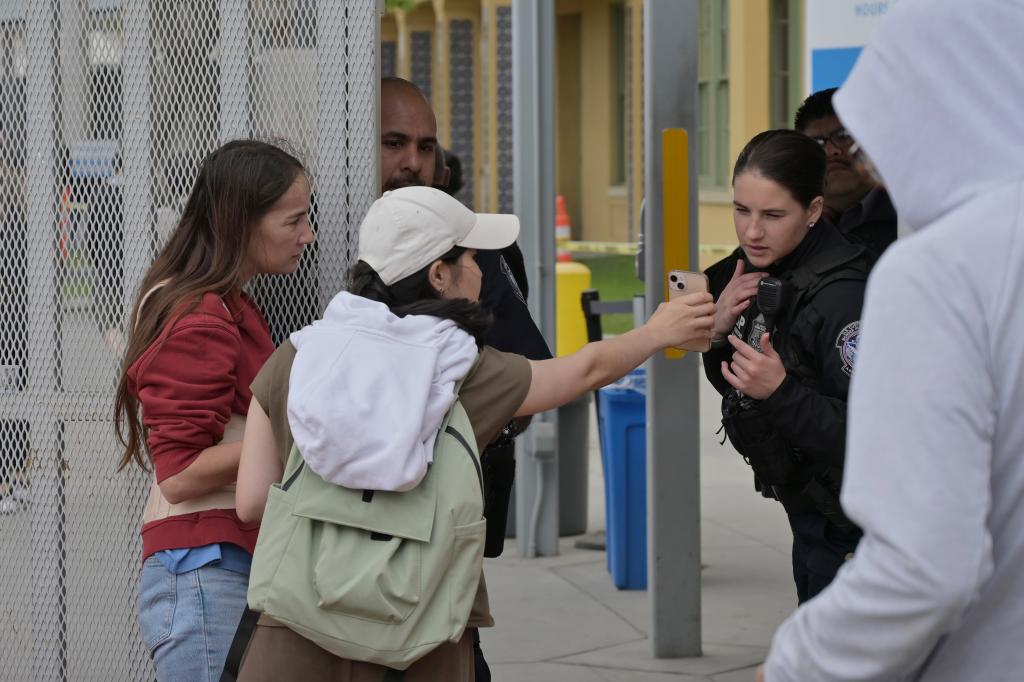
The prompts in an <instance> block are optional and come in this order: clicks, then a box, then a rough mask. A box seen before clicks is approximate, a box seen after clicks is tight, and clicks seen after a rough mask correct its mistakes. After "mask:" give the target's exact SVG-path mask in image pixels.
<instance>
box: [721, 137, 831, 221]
mask: <svg viewBox="0 0 1024 682" xmlns="http://www.w3.org/2000/svg"><path fill="white" fill-rule="evenodd" d="M745 171H754V172H757V173H758V174H759V175H762V176H764V177H766V178H768V179H769V180H772V181H774V182H777V183H779V184H780V185H782V186H783V187H785V188H786V189H787V190H789V193H790V194H792V195H793V198H794V199H796V200H797V201H799V202H800V204H801V205H802V206H803V207H804V208H807V207H808V206H810V205H811V202H812V201H814V199H815V198H817V197H820V196H823V195H824V194H825V151H824V150H823V149H822V148H821V145H819V144H818V143H817V142H815V141H814V140H812V139H811V138H809V137H807V136H806V135H804V134H803V133H798V132H797V131H795V130H766V131H765V132H763V133H758V134H757V135H755V136H754V137H753V139H751V140H750V142H748V143H747V146H746V147H744V148H743V151H741V152H740V155H739V156H738V157H737V158H736V166H735V167H734V168H733V171H732V182H733V184H735V183H736V176H738V175H739V174H740V173H743V172H745Z"/></svg>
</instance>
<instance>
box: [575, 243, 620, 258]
mask: <svg viewBox="0 0 1024 682" xmlns="http://www.w3.org/2000/svg"><path fill="white" fill-rule="evenodd" d="M565 248H566V250H568V251H571V252H572V253H613V254H618V255H620V256H633V255H635V254H636V243H635V242H566V245H565Z"/></svg>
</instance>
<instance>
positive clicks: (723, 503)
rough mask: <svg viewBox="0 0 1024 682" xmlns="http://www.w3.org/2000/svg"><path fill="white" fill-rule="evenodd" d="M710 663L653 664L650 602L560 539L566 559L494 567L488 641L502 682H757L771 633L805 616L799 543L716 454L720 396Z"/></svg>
mask: <svg viewBox="0 0 1024 682" xmlns="http://www.w3.org/2000/svg"><path fill="white" fill-rule="evenodd" d="M701 423H702V428H701V436H702V438H701V479H702V482H701V516H702V542H701V546H702V562H703V564H704V570H703V571H702V601H703V607H702V608H703V642H704V645H703V649H704V656H702V657H700V658H691V659H655V658H653V656H652V655H651V652H650V643H649V642H648V641H647V639H646V635H647V630H648V627H649V622H648V621H649V614H650V607H649V604H648V595H647V592H635V591H619V590H617V589H616V588H615V586H614V585H613V584H612V581H611V577H610V576H609V575H608V573H607V571H606V569H605V555H604V553H603V552H595V551H587V550H578V549H576V548H575V547H574V546H573V543H574V540H575V538H563V540H562V542H561V555H560V556H557V557H550V558H544V559H535V560H526V559H522V558H519V555H518V551H517V548H516V545H515V540H509V541H508V543H507V545H506V549H505V554H504V555H503V556H502V557H500V558H498V559H488V560H487V561H486V564H485V572H486V575H487V586H488V594H489V595H490V600H491V610H492V612H493V613H494V616H495V620H496V621H497V626H496V627H495V628H492V629H487V630H482V631H481V637H482V640H483V642H482V646H483V649H484V652H485V654H486V656H487V660H488V662H489V663H490V666H491V670H492V672H493V676H494V680H495V682H522V681H527V680H528V681H530V682H627V681H628V682H660V681H668V680H680V681H682V680H702V681H708V680H714V681H715V682H753V680H754V671H755V669H756V667H757V665H758V664H759V663H760V662H761V661H762V660H763V659H764V656H765V654H766V652H767V648H768V644H769V643H770V641H771V636H772V633H773V632H774V630H775V628H776V627H777V626H778V624H779V623H780V622H781V621H782V620H783V619H784V618H785V617H786V616H787V615H788V614H789V613H790V612H791V611H792V609H793V608H794V607H795V606H796V591H795V588H794V586H793V579H792V574H791V571H790V559H789V551H790V542H791V540H790V537H791V536H790V533H789V526H788V525H787V524H786V518H785V514H784V513H783V511H782V508H781V507H780V506H779V505H778V503H776V502H774V501H771V500H766V499H763V498H761V497H760V496H758V495H757V493H755V492H754V490H753V485H752V481H751V476H750V469H749V468H748V467H747V465H746V464H744V463H743V461H742V460H741V459H740V457H739V455H737V454H736V453H735V451H733V450H732V448H730V447H729V446H728V445H724V446H723V445H719V444H718V438H717V437H716V436H715V435H714V432H715V431H716V430H717V429H718V425H719V422H718V396H717V394H716V393H715V391H714V389H712V388H711V387H710V385H708V384H707V383H706V382H702V393H701ZM591 426H592V428H591V431H592V435H591V455H590V474H589V475H590V491H589V507H590V518H589V527H588V530H589V531H591V532H592V531H594V530H597V529H603V528H604V508H603V505H604V497H603V480H602V476H601V459H600V453H599V451H598V448H597V445H596V443H597V438H596V431H595V429H594V428H593V424H592V425H591Z"/></svg>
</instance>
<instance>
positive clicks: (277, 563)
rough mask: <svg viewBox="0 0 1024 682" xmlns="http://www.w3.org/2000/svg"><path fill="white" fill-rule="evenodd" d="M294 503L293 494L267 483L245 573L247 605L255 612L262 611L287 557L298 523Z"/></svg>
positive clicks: (276, 485) (279, 486)
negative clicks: (246, 578)
mask: <svg viewBox="0 0 1024 682" xmlns="http://www.w3.org/2000/svg"><path fill="white" fill-rule="evenodd" d="M294 502H295V498H294V495H293V494H292V493H290V492H289V491H287V490H282V489H281V485H280V484H277V483H275V484H274V485H272V486H270V492H269V493H268V494H267V506H266V508H265V509H264V511H263V522H262V523H261V524H260V534H259V537H258V538H257V540H256V550H255V551H254V552H253V560H252V570H251V572H250V573H249V592H248V602H249V607H250V608H252V609H254V610H256V611H265V610H266V602H267V600H268V598H270V597H271V593H272V590H273V587H274V581H275V577H276V576H277V572H278V570H279V569H280V567H281V564H282V562H283V561H284V559H285V558H286V557H287V556H288V553H289V552H288V548H289V545H290V544H291V542H292V536H293V535H294V534H295V530H296V527H297V523H298V519H297V518H296V517H295V516H293V515H292V508H293V506H294Z"/></svg>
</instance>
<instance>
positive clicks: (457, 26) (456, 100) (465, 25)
mask: <svg viewBox="0 0 1024 682" xmlns="http://www.w3.org/2000/svg"><path fill="white" fill-rule="evenodd" d="M473 47H474V43H473V22H472V21H470V20H468V19H458V20H455V21H452V22H451V23H450V24H449V25H448V55H449V64H448V74H449V82H450V84H451V92H450V93H449V94H450V97H451V100H450V106H451V150H452V151H453V152H455V154H456V155H458V157H459V161H461V162H462V182H463V185H462V189H461V190H459V193H458V195H457V197H456V198H457V199H458V200H459V201H461V202H462V203H464V204H465V205H466V206H469V207H470V208H472V207H473V192H474V190H475V188H476V183H475V182H474V179H475V178H474V170H475V168H476V162H475V160H474V158H473V151H474V149H473V148H474V145H473V142H474V140H475V134H474V130H473V124H474V118H473V88H474V79H473Z"/></svg>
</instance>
